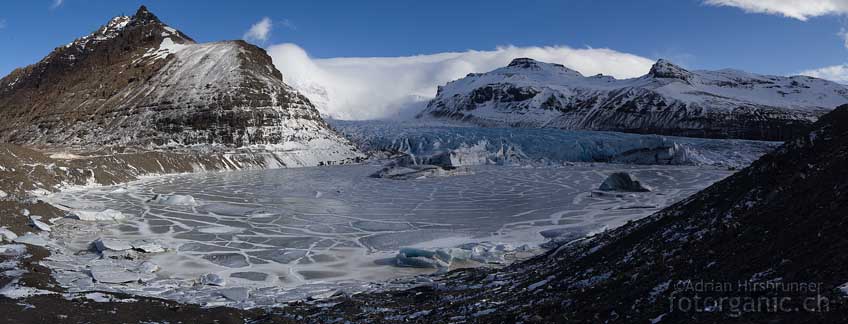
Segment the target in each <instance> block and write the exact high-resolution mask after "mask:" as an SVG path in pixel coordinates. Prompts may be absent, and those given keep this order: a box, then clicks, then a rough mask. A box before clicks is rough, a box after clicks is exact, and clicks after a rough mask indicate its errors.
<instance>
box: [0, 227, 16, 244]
mask: <svg viewBox="0 0 848 324" xmlns="http://www.w3.org/2000/svg"><path fill="white" fill-rule="evenodd" d="M16 238H18V235H17V234H15V232H12V231H10V230H8V229H6V227H0V242H3V241H8V242H12V241H14V240H15V239H16Z"/></svg>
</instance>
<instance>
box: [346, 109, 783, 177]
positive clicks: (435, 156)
mask: <svg viewBox="0 0 848 324" xmlns="http://www.w3.org/2000/svg"><path fill="white" fill-rule="evenodd" d="M330 122H331V124H332V125H333V127H334V128H335V129H336V130H337V131H339V132H341V133H342V134H344V135H345V136H347V137H348V138H349V139H351V141H353V142H354V143H356V144H358V145H359V146H360V148H361V149H362V150H364V151H366V152H371V153H376V152H383V153H388V154H397V153H402V154H408V155H410V156H411V157H412V158H413V159H415V160H416V161H417V162H418V163H420V164H438V165H452V166H464V165H486V164H496V165H526V164H532V165H557V164H563V163H566V162H613V163H627V164H671V165H710V166H719V167H728V168H739V167H743V166H746V165H748V164H750V163H751V162H753V161H754V160H756V159H757V158H759V157H760V156H761V155H763V154H765V153H767V152H769V151H770V150H772V149H774V148H775V147H777V146H778V145H779V144H780V143H777V142H763V141H748V140H730V139H699V138H685V137H670V136H659V135H637V134H626V133H616V132H595V131H564V130H558V129H530V128H479V127H467V126H455V125H449V124H434V123H421V122H388V121H339V120H331V121H330Z"/></svg>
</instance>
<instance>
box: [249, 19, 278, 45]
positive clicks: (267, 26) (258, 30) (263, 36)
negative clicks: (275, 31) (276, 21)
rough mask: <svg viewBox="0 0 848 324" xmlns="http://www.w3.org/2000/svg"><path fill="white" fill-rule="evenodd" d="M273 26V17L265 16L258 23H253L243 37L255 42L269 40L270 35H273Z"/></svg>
mask: <svg viewBox="0 0 848 324" xmlns="http://www.w3.org/2000/svg"><path fill="white" fill-rule="evenodd" d="M273 27H274V26H273V23H272V22H271V18H268V17H263V18H262V20H259V21H258V22H257V23H255V24H253V26H250V29H249V30H248V31H247V32H246V33H244V36H242V38H244V39H245V40H249V41H255V42H264V41H267V40H268V37H269V36H271V29H272V28H273Z"/></svg>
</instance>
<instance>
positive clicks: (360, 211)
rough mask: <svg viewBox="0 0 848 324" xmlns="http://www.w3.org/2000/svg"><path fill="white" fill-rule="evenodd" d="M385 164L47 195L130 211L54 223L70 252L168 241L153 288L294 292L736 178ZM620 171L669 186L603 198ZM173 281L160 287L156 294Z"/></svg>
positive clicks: (689, 171)
mask: <svg viewBox="0 0 848 324" xmlns="http://www.w3.org/2000/svg"><path fill="white" fill-rule="evenodd" d="M379 168H380V167H379V166H367V165H359V166H333V167H318V168H299V169H279V170H262V171H239V172H220V173H204V174H187V175H175V176H161V177H153V178H148V179H144V180H140V181H135V182H132V183H130V184H128V185H123V186H115V187H102V188H93V189H84V190H72V191H66V192H61V193H57V194H53V195H51V196H49V197H47V200H48V201H49V202H51V203H53V204H54V205H57V206H60V207H62V208H64V209H68V210H90V211H97V210H104V209H106V208H110V209H115V210H118V211H121V212H122V213H124V214H126V215H127V216H128V218H127V219H126V220H123V221H120V222H108V223H104V224H99V225H97V226H96V227H95V228H93V229H92V228H88V229H86V230H78V231H65V232H64V233H65V234H62V233H63V232H62V231H61V230H60V231H59V232H58V233H56V231H54V234H55V235H56V236H58V237H62V236H64V240H65V241H64V243H63V245H65V246H66V248H67V249H68V250H69V251H75V250H76V251H85V250H88V249H89V244H90V243H91V242H92V241H93V240H94V239H97V238H99V237H105V238H117V239H122V240H135V239H152V240H154V241H155V242H158V243H159V244H161V245H163V246H164V247H166V248H168V249H169V251H168V252H165V253H160V254H154V255H153V256H152V257H151V259H150V261H152V262H154V263H156V264H158V265H159V266H160V267H161V270H160V271H159V272H157V273H156V277H155V278H152V279H148V283H146V285H148V286H156V282H157V281H158V280H161V281H163V282H164V281H165V280H168V282H173V280H195V279H197V278H198V277H199V276H201V275H203V274H205V273H215V274H218V275H220V276H221V277H222V278H225V279H226V280H227V282H228V283H227V285H228V286H244V287H294V286H298V285H302V284H304V283H314V282H326V281H337V280H364V281H370V280H385V279H387V278H392V277H398V276H403V275H408V274H415V273H421V272H422V271H425V270H421V269H411V268H399V267H396V266H394V265H393V262H392V258H393V257H394V255H395V254H396V253H397V251H398V249H399V248H401V247H410V246H412V247H420V248H436V247H454V246H458V245H460V244H463V243H469V242H483V241H489V242H497V243H509V244H512V245H514V246H520V245H523V244H529V245H530V246H538V244H540V243H543V242H545V241H546V239H545V238H544V237H543V236H542V235H540V234H539V233H540V232H542V231H545V230H555V229H556V230H562V231H566V232H573V233H577V234H580V235H583V234H586V233H589V232H591V231H597V230H600V229H602V228H603V227H605V226H611V227H612V226H618V225H620V224H622V223H624V222H626V221H627V220H630V219H634V218H639V217H643V216H646V215H649V214H651V213H653V212H655V211H657V210H658V209H660V208H662V207H664V206H667V205H669V204H671V203H673V202H676V201H678V200H680V199H682V198H684V197H686V196H688V195H690V194H692V193H694V192H697V191H698V190H701V189H703V188H705V187H707V186H708V185H710V184H712V183H713V182H715V181H717V180H720V179H722V178H723V177H725V176H727V175H729V174H730V172H728V171H724V170H717V169H710V168H701V167H694V166H628V165H611V164H595V165H593V166H589V165H585V166H569V167H562V168H519V167H503V166H478V167H473V168H472V170H473V171H474V174H472V175H465V176H455V177H445V178H428V179H419V180H389V179H378V178H370V177H369V175H370V174H371V173H373V172H375V171H376V170H378V169H379ZM620 170H626V171H628V172H631V173H632V174H634V175H636V176H637V177H638V178H640V179H641V180H642V181H643V182H644V183H647V184H649V185H651V186H653V187H654V188H655V189H656V190H655V191H654V192H647V193H634V194H625V195H618V196H616V195H602V196H599V195H592V191H593V190H595V189H597V188H598V186H599V185H600V183H601V182H602V181H603V180H604V179H605V178H606V176H607V175H609V174H610V173H612V172H615V171H620ZM156 194H166V195H173V194H177V195H187V196H192V197H193V198H194V200H195V201H196V204H192V205H185V206H181V205H168V204H162V203H155V202H150V201H149V200H151V198H152V197H154V196H155V195H156ZM66 227H68V226H66ZM74 258H76V259H78V260H77V261H70V260H66V262H84V261H85V259H84V258H82V259H80V257H78V256H75V257H74ZM427 271H432V270H427ZM78 280H81V279H79V278H77V279H74V280H65V281H66V282H77V281H78ZM60 281H62V280H60ZM77 284H78V283H77ZM83 286H84V285H83ZM160 287H161V285H160ZM168 287H170V286H168ZM137 288H138V289H142V288H141V287H137ZM174 289H176V288H174ZM166 290H167V289H165V288H162V289H160V290H153V289H148V290H147V291H148V292H150V294H153V295H156V294H160V293H163V292H165V291H166Z"/></svg>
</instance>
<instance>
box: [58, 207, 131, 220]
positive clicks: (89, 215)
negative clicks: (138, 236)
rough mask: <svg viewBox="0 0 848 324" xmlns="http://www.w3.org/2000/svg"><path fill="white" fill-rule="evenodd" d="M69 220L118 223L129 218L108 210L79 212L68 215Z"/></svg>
mask: <svg viewBox="0 0 848 324" xmlns="http://www.w3.org/2000/svg"><path fill="white" fill-rule="evenodd" d="M68 218H73V219H78V220H82V221H89V222H97V221H118V220H123V219H126V218H127V216H126V215H124V214H123V213H121V212H119V211H117V210H114V209H106V210H102V211H87V210H77V211H74V212H72V213H71V214H69V215H68Z"/></svg>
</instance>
